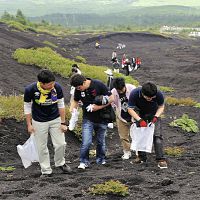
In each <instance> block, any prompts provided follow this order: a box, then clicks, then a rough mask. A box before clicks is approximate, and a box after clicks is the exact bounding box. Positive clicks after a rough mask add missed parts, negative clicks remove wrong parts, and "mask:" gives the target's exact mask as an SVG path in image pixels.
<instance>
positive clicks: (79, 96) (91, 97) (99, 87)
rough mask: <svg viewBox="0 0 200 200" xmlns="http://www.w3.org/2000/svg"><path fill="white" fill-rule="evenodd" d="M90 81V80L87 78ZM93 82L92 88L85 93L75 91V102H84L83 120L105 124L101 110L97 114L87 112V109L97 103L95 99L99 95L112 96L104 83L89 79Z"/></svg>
mask: <svg viewBox="0 0 200 200" xmlns="http://www.w3.org/2000/svg"><path fill="white" fill-rule="evenodd" d="M87 79H89V78H87ZM89 80H91V83H90V86H89V88H88V89H86V90H85V91H80V90H75V93H74V100H75V101H82V103H83V105H82V109H83V119H88V120H90V121H92V122H95V123H100V122H103V119H101V118H100V117H99V116H100V112H101V110H97V111H95V112H87V110H86V107H87V106H89V105H90V104H94V103H95V97H96V96H99V95H108V96H109V95H110V92H109V91H108V88H107V87H106V85H105V84H104V83H102V82H101V81H99V80H96V79H89Z"/></svg>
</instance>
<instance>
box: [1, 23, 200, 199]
mask: <svg viewBox="0 0 200 200" xmlns="http://www.w3.org/2000/svg"><path fill="white" fill-rule="evenodd" d="M99 38H100V44H101V49H94V44H95V42H96V40H97V39H99ZM44 40H48V41H51V42H52V43H54V44H57V45H58V46H59V49H57V51H58V52H59V53H61V54H62V55H63V56H65V57H69V58H75V57H76V56H77V55H81V56H82V57H84V58H86V60H87V63H89V64H95V65H106V66H111V63H110V57H111V54H112V51H113V50H114V49H115V48H116V46H117V44H118V43H124V44H125V45H126V48H125V49H122V50H117V53H118V55H119V58H120V57H121V56H122V54H123V53H126V54H127V55H128V56H130V57H132V56H140V57H141V58H142V67H141V68H140V69H139V70H138V71H136V72H132V74H131V75H132V76H133V77H134V78H135V79H137V80H138V81H139V82H140V83H141V84H142V83H144V82H145V81H147V80H151V81H154V82H155V83H156V84H158V85H160V86H168V87H173V88H174V89H175V92H174V93H172V94H169V95H172V96H174V97H177V98H180V97H191V98H193V99H195V100H196V101H198V102H200V96H199V90H200V84H199V83H200V79H199V71H200V61H199V57H200V42H199V41H198V40H195V41H194V40H183V39H182V40H181V39H176V38H165V37H161V36H155V35H151V34H144V33H110V34H105V35H102V36H101V37H99V36H92V35H89V34H88V35H86V34H85V35H83V34H82V35H81V34H80V35H72V36H69V37H67V38H56V37H53V36H49V35H45V34H40V35H36V34H35V33H30V32H27V33H21V32H16V31H13V30H11V29H10V28H8V27H7V26H5V25H4V24H0V46H1V48H0V70H1V72H0V82H1V84H0V93H1V95H4V94H22V93H23V90H24V86H26V85H27V84H29V83H31V82H33V81H35V80H36V75H37V73H38V71H39V68H38V67H36V66H24V65H20V64H18V63H17V62H16V61H15V60H13V59H12V53H13V52H14V50H15V49H17V48H20V47H25V48H30V47H39V46H44V45H43V43H42V42H43V41H44ZM63 48H65V49H66V50H65V51H63ZM56 80H57V81H58V82H59V83H61V85H62V86H63V88H64V92H65V98H66V99H65V100H66V103H67V102H68V101H69V85H68V82H69V80H67V79H63V78H62V77H60V76H58V75H56ZM167 95H168V94H167ZM183 113H187V114H188V115H189V116H190V117H191V118H193V119H195V120H196V121H198V122H199V121H200V115H199V109H197V108H192V107H177V106H167V108H166V111H165V118H164V120H163V134H164V139H165V146H179V147H182V148H185V149H186V152H185V154H184V155H182V156H181V157H178V158H175V157H168V158H167V159H168V162H169V168H168V169H166V170H160V169H158V168H157V166H156V162H155V156H154V154H151V155H149V157H148V163H147V165H136V164H134V165H132V164H130V160H128V161H122V160H121V155H122V148H121V145H120V142H119V137H118V133H117V131H116V129H114V130H109V132H108V136H107V148H108V152H107V155H108V156H107V160H108V164H107V165H106V166H97V165H96V164H95V162H94V158H92V159H91V160H92V165H91V168H89V169H87V170H85V171H79V170H78V169H77V166H78V164H79V147H80V142H79V141H78V140H77V139H76V138H75V137H74V135H73V134H72V133H70V132H69V133H67V134H66V142H67V150H66V160H67V162H68V163H69V165H70V166H71V167H72V168H73V170H74V173H73V174H71V175H63V174H61V173H60V172H59V171H58V170H57V169H55V168H54V166H53V162H52V166H53V170H54V176H53V177H51V178H46V179H42V180H41V179H40V178H39V176H40V168H39V166H38V164H37V163H34V164H33V165H32V166H31V167H29V168H28V169H24V168H23V166H22V163H21V160H20V158H19V156H18V154H17V152H16V145H18V144H23V143H24V142H25V141H26V139H27V138H28V134H27V130H26V126H25V122H20V123H17V122H16V121H15V120H12V119H10V120H2V122H1V123H0V166H14V167H15V168H16V170H14V171H13V172H10V173H8V172H2V171H0V199H15V200H16V199H31V200H32V199H58V200H64V199H77V200H78V199H84V200H85V199H98V200H100V199H122V197H117V196H112V195H106V196H103V195H102V196H92V195H90V194H89V193H88V188H89V187H90V186H91V185H92V184H96V183H103V182H105V181H107V180H110V179H114V180H119V181H121V182H122V183H125V184H126V185H127V186H128V187H129V192H130V195H129V196H128V197H125V198H124V199H135V200H140V199H157V200H167V199H179V200H190V199H191V200H194V199H195V200H196V199H200V192H199V191H200V168H199V167H200V159H199V158H200V155H199V152H200V147H199V143H200V136H199V133H198V134H187V133H185V132H183V131H181V130H180V129H178V128H177V129H176V128H172V127H170V126H169V122H171V121H172V119H173V118H174V117H180V116H181V115H182V114H183ZM49 148H50V152H51V158H52V155H53V150H52V145H51V143H49ZM93 148H94V147H93ZM133 157H134V156H133ZM52 161H53V159H52Z"/></svg>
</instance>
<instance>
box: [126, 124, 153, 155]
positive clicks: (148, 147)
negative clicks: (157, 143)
mask: <svg viewBox="0 0 200 200" xmlns="http://www.w3.org/2000/svg"><path fill="white" fill-rule="evenodd" d="M154 129H155V125H154V124H152V123H150V124H148V127H137V126H136V123H133V124H132V125H131V128H130V136H131V139H132V142H131V149H132V150H133V151H136V152H137V151H144V152H148V153H151V151H152V145H153V135H154Z"/></svg>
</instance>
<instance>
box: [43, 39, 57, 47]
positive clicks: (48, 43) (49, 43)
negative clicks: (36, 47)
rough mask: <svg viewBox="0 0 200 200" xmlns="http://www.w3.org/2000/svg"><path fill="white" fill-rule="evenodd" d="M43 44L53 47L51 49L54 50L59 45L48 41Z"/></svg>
mask: <svg viewBox="0 0 200 200" xmlns="http://www.w3.org/2000/svg"><path fill="white" fill-rule="evenodd" d="M43 43H44V44H47V45H49V46H51V47H53V48H58V46H57V45H55V44H53V43H52V42H49V41H47V40H45V41H43Z"/></svg>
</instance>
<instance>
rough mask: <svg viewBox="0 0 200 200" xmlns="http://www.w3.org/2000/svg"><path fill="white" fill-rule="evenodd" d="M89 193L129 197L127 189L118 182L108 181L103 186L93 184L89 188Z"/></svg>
mask: <svg viewBox="0 0 200 200" xmlns="http://www.w3.org/2000/svg"><path fill="white" fill-rule="evenodd" d="M89 192H90V193H91V194H93V195H106V194H114V195H117V196H127V195H129V192H128V187H127V186H126V185H124V184H122V183H121V182H120V181H115V180H110V181H106V182H105V183H103V184H94V185H92V187H90V188H89Z"/></svg>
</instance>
